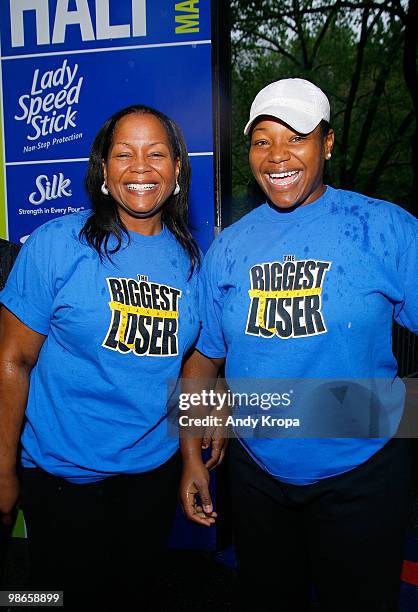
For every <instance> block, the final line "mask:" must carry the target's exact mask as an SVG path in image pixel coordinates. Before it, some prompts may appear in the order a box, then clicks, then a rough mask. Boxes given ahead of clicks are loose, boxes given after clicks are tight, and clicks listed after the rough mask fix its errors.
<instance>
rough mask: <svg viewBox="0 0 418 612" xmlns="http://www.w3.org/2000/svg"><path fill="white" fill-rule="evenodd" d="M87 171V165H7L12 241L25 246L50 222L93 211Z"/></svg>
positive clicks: (79, 163) (81, 163)
mask: <svg viewBox="0 0 418 612" xmlns="http://www.w3.org/2000/svg"><path fill="white" fill-rule="evenodd" d="M85 172H86V162H78V163H74V162H72V163H59V162H57V163H52V164H28V165H16V166H8V167H7V187H8V201H9V229H10V231H9V234H10V240H11V241H12V242H16V243H17V244H19V243H22V242H24V240H25V237H27V236H28V235H29V234H30V233H31V232H33V230H34V229H35V228H36V227H38V226H39V225H42V224H43V223H46V222H47V221H49V220H50V219H53V218H54V217H57V216H60V215H67V214H70V213H72V212H76V211H77V210H85V209H86V208H90V203H89V201H88V198H87V194H86V193H85V191H84V185H83V181H84V175H85Z"/></svg>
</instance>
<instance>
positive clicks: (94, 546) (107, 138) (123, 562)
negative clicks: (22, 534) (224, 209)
mask: <svg viewBox="0 0 418 612" xmlns="http://www.w3.org/2000/svg"><path fill="white" fill-rule="evenodd" d="M86 184H87V190H88V193H89V196H90V199H91V202H92V206H93V211H85V212H82V213H76V214H73V215H69V216H67V217H61V218H58V219H54V220H52V221H50V222H49V223H46V224H45V225H43V226H42V227H40V228H39V229H38V230H37V231H35V232H34V233H33V234H32V235H31V236H30V238H29V239H28V241H27V242H26V243H25V245H24V247H23V249H22V251H21V253H20V256H19V258H18V260H17V262H16V266H15V268H14V270H13V273H12V274H11V276H10V278H9V281H8V283H7V286H6V288H5V289H4V291H3V292H2V294H1V301H2V303H3V306H4V307H3V308H2V311H1V337H0V340H1V345H0V350H1V354H0V362H1V366H2V367H1V381H2V384H1V399H0V405H1V411H2V416H1V423H2V425H1V429H0V434H1V446H0V449H1V450H0V511H1V512H2V513H3V515H4V518H5V519H6V520H7V518H8V515H9V514H10V513H11V511H12V509H13V507H14V505H15V504H16V502H17V499H18V494H19V484H18V480H17V477H16V462H17V458H16V455H17V447H18V441H19V436H20V432H21V428H22V423H23V420H24V416H26V420H25V423H24V427H23V433H22V437H21V443H22V463H23V467H24V469H23V484H22V495H21V503H22V508H23V510H24V514H25V519H26V524H27V531H28V540H29V551H30V558H31V565H32V572H33V584H32V587H33V588H37V589H59V590H64V598H65V604H66V607H67V608H74V609H81V608H82V607H83V606H88V605H90V606H92V605H97V603H98V600H100V597H101V598H102V601H101V603H100V605H101V607H102V609H103V608H105V607H106V603H109V605H110V606H112V605H115V598H117V599H118V601H119V604H120V602H121V600H123V599H124V598H125V599H127V600H128V601H129V603H130V604H131V605H132V604H134V603H135V601H136V597H137V598H138V602H141V603H142V605H143V604H144V601H145V600H146V598H147V594H148V595H149V594H150V593H152V588H151V587H152V584H153V578H154V577H155V576H161V550H162V549H163V548H164V543H165V540H166V538H167V535H168V531H169V528H170V523H171V520H172V517H173V512H174V509H175V504H176V491H177V486H178V481H179V471H180V461H179V454H178V440H177V439H176V437H175V436H172V437H170V436H169V435H168V433H167V432H168V430H167V415H168V410H169V393H168V387H167V381H169V380H170V379H171V380H176V379H177V377H178V376H179V372H180V368H181V363H182V359H183V356H184V354H185V353H186V352H187V351H188V350H189V349H190V347H191V346H192V345H193V342H194V340H195V337H196V335H197V333H198V327H199V322H198V317H197V316H196V315H195V312H196V297H197V296H196V269H197V267H198V265H199V250H198V247H197V245H196V243H195V241H194V239H193V238H192V236H191V234H190V232H189V230H188V227H187V207H188V194H189V184H190V166H189V161H188V156H187V151H186V147H185V144H184V141H183V138H182V135H181V133H180V131H179V129H178V127H177V126H176V125H175V123H174V122H173V121H171V120H170V119H169V118H168V117H166V116H165V115H163V114H162V113H160V112H158V111H156V110H154V109H152V108H149V107H146V106H132V107H129V108H126V109H124V110H122V111H120V112H118V113H116V114H115V115H113V116H112V117H111V118H110V119H109V120H108V121H107V122H106V123H105V124H104V125H103V127H102V128H101V130H100V131H99V133H98V134H97V136H96V139H95V141H94V143H93V147H92V152H91V156H90V161H89V166H88V171H87V179H86ZM103 595H104V597H103ZM149 596H150V597H151V595H149ZM152 596H153V597H155V596H156V593H155V592H154V593H153V594H152ZM146 609H149V608H146Z"/></svg>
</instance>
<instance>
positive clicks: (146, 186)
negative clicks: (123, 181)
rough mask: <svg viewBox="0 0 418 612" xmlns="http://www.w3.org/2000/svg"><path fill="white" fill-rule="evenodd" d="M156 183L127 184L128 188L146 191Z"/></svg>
mask: <svg viewBox="0 0 418 612" xmlns="http://www.w3.org/2000/svg"><path fill="white" fill-rule="evenodd" d="M155 185H156V183H143V184H139V183H129V185H127V188H128V189H131V190H132V191H146V190H147V189H153V188H154V187H155Z"/></svg>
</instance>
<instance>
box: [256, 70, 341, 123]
mask: <svg viewBox="0 0 418 612" xmlns="http://www.w3.org/2000/svg"><path fill="white" fill-rule="evenodd" d="M261 115H270V116H272V117H276V118H277V119H280V120H281V121H283V122H284V123H287V125H289V126H290V127H291V128H293V129H294V130H296V132H299V133H300V134H309V132H312V130H314V129H315V128H316V126H317V125H318V124H319V123H320V122H321V121H322V120H323V119H325V121H328V122H329V119H330V106H329V100H328V98H327V97H326V95H325V94H324V92H323V91H322V90H321V89H319V87H317V86H316V85H314V84H313V83H311V82H310V81H306V80H305V79H281V80H280V81H275V82H274V83H270V85H267V87H264V89H262V90H261V91H259V92H258V94H257V95H256V97H255V98H254V102H253V103H252V105H251V110H250V119H249V121H248V123H247V125H246V126H245V129H244V134H245V135H247V134H248V133H249V131H250V128H251V125H252V123H253V121H254V120H255V119H257V117H260V116H261Z"/></svg>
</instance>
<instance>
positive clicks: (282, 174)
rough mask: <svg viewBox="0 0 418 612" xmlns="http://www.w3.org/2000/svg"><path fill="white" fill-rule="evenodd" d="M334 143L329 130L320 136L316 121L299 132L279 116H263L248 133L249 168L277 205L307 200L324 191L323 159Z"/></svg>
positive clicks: (305, 202)
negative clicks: (306, 132) (301, 132)
mask: <svg viewBox="0 0 418 612" xmlns="http://www.w3.org/2000/svg"><path fill="white" fill-rule="evenodd" d="M333 144H334V132H333V131H332V130H330V131H329V132H328V134H327V135H326V136H325V137H323V136H322V134H321V127H320V126H319V125H318V126H317V127H316V128H315V129H314V130H313V132H311V133H310V134H299V133H298V132H295V131H294V130H292V129H291V128H290V127H288V126H287V125H286V124H285V123H282V122H281V121H279V120H278V119H273V118H268V117H267V118H266V117H263V118H261V119H260V120H259V121H258V122H257V123H256V124H255V126H254V128H253V130H252V133H251V146H250V166H251V170H252V172H253V174H254V177H255V179H256V181H257V183H258V184H259V186H260V187H261V189H262V190H263V191H264V193H265V194H266V196H267V197H268V198H269V199H270V201H271V202H272V203H273V204H274V205H275V206H277V207H278V208H291V207H293V206H303V205H305V204H310V203H311V202H314V201H315V200H317V199H318V198H319V197H320V196H321V195H322V194H323V193H324V190H325V186H324V184H323V181H322V175H323V171H324V162H325V159H327V157H328V155H329V154H330V153H331V150H332V146H333Z"/></svg>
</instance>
